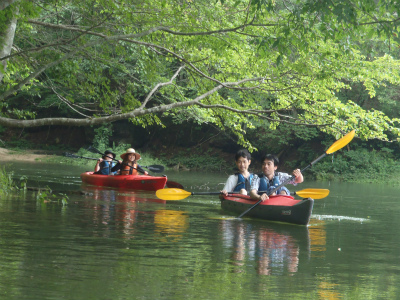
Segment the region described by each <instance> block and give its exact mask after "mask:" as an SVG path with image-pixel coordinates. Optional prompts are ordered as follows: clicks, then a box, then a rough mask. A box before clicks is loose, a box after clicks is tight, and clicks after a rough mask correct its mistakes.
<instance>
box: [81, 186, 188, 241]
mask: <svg viewBox="0 0 400 300" xmlns="http://www.w3.org/2000/svg"><path fill="white" fill-rule="evenodd" d="M85 190H86V192H88V194H87V196H86V200H87V199H88V198H92V199H93V200H94V201H93V202H90V201H85V203H84V205H85V207H86V208H88V209H90V210H91V211H92V213H90V214H91V220H92V223H93V225H94V226H100V228H99V230H98V232H99V234H101V235H102V236H107V237H110V236H111V235H112V234H114V233H115V234H122V236H121V238H123V239H135V238H136V237H137V235H138V234H139V233H140V232H142V231H144V230H146V232H148V231H149V230H150V229H151V231H152V232H153V233H154V234H155V238H158V239H160V240H166V239H173V240H175V241H177V240H179V239H180V238H181V237H182V234H183V233H184V232H185V231H186V230H187V228H188V224H189V221H188V215H187V214H186V213H185V212H184V211H176V210H168V209H166V208H165V204H166V201H165V200H160V199H158V198H155V196H154V194H153V193H149V194H145V193H137V192H134V191H131V190H113V189H107V188H98V187H85Z"/></svg>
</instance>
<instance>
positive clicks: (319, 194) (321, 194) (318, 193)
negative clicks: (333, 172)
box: [295, 189, 329, 199]
mask: <svg viewBox="0 0 400 300" xmlns="http://www.w3.org/2000/svg"><path fill="white" fill-rule="evenodd" d="M295 194H296V195H299V196H300V197H302V198H313V199H322V198H325V197H326V196H328V195H329V190H326V189H304V190H301V191H298V192H295Z"/></svg>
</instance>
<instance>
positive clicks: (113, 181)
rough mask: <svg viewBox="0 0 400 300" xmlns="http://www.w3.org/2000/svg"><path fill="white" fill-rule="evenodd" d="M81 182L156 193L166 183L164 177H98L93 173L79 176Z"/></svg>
mask: <svg viewBox="0 0 400 300" xmlns="http://www.w3.org/2000/svg"><path fill="white" fill-rule="evenodd" d="M81 179H82V182H84V183H87V184H91V185H96V186H107V187H114V188H120V189H131V190H143V191H156V190H159V189H163V188H164V187H165V184H166V183H167V177H166V176H160V177H158V176H149V175H99V174H93V172H85V173H82V174H81Z"/></svg>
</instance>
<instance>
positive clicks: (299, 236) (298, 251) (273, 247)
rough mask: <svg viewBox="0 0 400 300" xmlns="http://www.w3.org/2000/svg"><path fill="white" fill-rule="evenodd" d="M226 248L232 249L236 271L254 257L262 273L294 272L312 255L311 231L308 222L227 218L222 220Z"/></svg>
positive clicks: (259, 272)
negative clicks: (235, 219)
mask: <svg viewBox="0 0 400 300" xmlns="http://www.w3.org/2000/svg"><path fill="white" fill-rule="evenodd" d="M220 227H221V232H222V235H223V241H224V248H225V249H230V251H231V252H232V256H231V257H232V264H233V265H234V266H235V269H234V272H243V271H244V265H245V264H246V262H247V261H253V262H255V265H256V270H257V273H258V274H260V275H281V274H285V273H288V274H294V273H296V272H297V271H298V267H299V263H300V258H302V259H303V260H305V261H308V259H309V257H310V243H309V232H308V227H306V226H291V225H288V226H286V225H285V224H268V225H265V226H260V224H259V223H258V224H256V225H255V226H253V225H252V224H251V223H244V222H232V221H231V220H223V221H221V224H220Z"/></svg>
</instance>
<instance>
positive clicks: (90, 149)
mask: <svg viewBox="0 0 400 300" xmlns="http://www.w3.org/2000/svg"><path fill="white" fill-rule="evenodd" d="M86 150H88V151H90V152H93V153H97V154H101V155H104V153H103V152H100V150H98V149H96V148H95V147H92V146H89V147H88V148H87V149H86Z"/></svg>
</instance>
